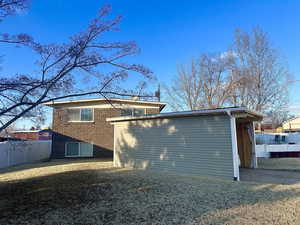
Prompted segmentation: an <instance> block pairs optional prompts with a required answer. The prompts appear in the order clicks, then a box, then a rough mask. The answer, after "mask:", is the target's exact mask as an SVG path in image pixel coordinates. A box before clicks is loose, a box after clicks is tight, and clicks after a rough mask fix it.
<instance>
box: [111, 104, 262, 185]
mask: <svg viewBox="0 0 300 225" xmlns="http://www.w3.org/2000/svg"><path fill="white" fill-rule="evenodd" d="M262 117H263V116H262V115H261V114H259V113H255V112H252V111H249V110H247V109H246V108H244V107H241V108H238V107H232V108H221V109H207V110H196V111H186V112H174V113H161V114H157V115H145V116H140V117H132V116H130V117H115V118H109V119H107V121H109V122H111V123H112V124H114V132H115V145H114V165H115V166H117V167H133V168H141V169H148V168H150V169H155V170H158V171H167V172H175V173H183V174H191V175H201V176H215V177H220V178H225V179H234V180H239V165H240V167H243V168H255V167H256V164H257V162H256V155H255V140H254V128H253V122H254V121H259V120H261V119H262Z"/></svg>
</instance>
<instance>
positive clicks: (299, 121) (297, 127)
mask: <svg viewBox="0 0 300 225" xmlns="http://www.w3.org/2000/svg"><path fill="white" fill-rule="evenodd" d="M282 131H283V132H285V133H290V132H300V116H298V117H294V118H292V119H289V120H287V121H285V122H283V123H282Z"/></svg>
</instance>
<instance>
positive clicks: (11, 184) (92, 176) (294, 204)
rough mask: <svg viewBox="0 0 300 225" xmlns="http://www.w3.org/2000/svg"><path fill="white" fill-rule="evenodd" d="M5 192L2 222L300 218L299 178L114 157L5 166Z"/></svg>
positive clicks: (0, 178) (1, 186) (1, 187)
mask: <svg viewBox="0 0 300 225" xmlns="http://www.w3.org/2000/svg"><path fill="white" fill-rule="evenodd" d="M35 167H36V168H35ZM0 193H1V198H0V224H49V225H50V224H74V225H75V224H85V225H87V224H111V225H113V224H114V225H115V224H121V225H122V224H124V225H125V224H145V225H146V224H176V225H181V224H182V225H183V224H184V225H189V224H193V225H195V224H300V221H299V216H298V215H299V213H300V207H299V205H300V185H298V184H294V185H276V184H257V183H247V182H233V181H232V182H231V181H224V180H219V179H211V178H205V177H192V176H191V177H188V176H179V175H173V174H166V173H155V172H149V171H147V172H146V171H141V170H127V169H116V168H112V163H111V162H98V161H90V162H82V163H80V162H78V161H77V162H74V163H73V162H72V161H68V163H66V164H60V163H53V164H52V163H51V162H50V163H47V164H46V166H45V165H43V164H40V165H39V166H37V165H32V166H31V168H29V167H27V168H23V169H22V168H19V169H18V170H14V171H13V170H11V171H6V172H5V173H2V174H1V175H0Z"/></svg>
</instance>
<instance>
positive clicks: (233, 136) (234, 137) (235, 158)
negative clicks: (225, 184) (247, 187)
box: [226, 109, 240, 181]
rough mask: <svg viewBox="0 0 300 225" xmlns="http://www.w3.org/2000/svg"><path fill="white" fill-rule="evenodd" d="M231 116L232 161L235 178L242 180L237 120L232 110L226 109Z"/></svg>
mask: <svg viewBox="0 0 300 225" xmlns="http://www.w3.org/2000/svg"><path fill="white" fill-rule="evenodd" d="M226 113H227V114H228V116H229V118H230V130H231V146H232V147H231V149H232V161H233V180H235V181H239V180H240V170H239V154H238V147H237V135H236V120H235V117H234V116H233V115H232V114H231V111H230V110H228V109H227V110H226Z"/></svg>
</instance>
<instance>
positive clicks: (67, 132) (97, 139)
mask: <svg viewBox="0 0 300 225" xmlns="http://www.w3.org/2000/svg"><path fill="white" fill-rule="evenodd" d="M146 113H147V114H153V113H159V108H149V109H146ZM120 115H121V111H120V110H118V109H113V108H108V109H101V108H95V109H94V122H68V116H67V110H66V108H56V109H54V110H53V134H52V140H53V144H52V157H53V158H64V157H65V144H66V142H88V143H93V145H94V157H112V156H113V143H114V130H113V125H111V124H110V123H109V122H106V118H109V117H117V116H120Z"/></svg>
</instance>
